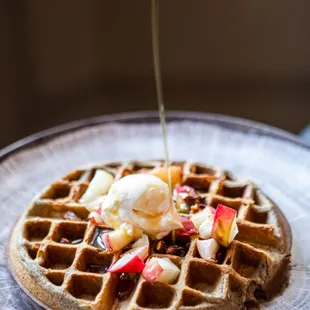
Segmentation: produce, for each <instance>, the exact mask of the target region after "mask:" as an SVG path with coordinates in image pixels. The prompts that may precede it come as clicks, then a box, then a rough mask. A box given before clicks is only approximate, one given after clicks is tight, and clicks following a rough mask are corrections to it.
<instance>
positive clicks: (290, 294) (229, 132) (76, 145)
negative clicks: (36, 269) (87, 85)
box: [0, 112, 310, 309]
mask: <svg viewBox="0 0 310 310" xmlns="http://www.w3.org/2000/svg"><path fill="white" fill-rule="evenodd" d="M167 121H168V126H167V129H168V145H169V152H170V157H171V159H174V160H182V159H183V160H197V161H202V162H205V163H207V164H210V165H215V166H220V167H222V168H225V169H228V170H231V171H232V172H233V173H235V174H236V175H239V176H243V177H245V178H248V179H251V180H253V181H254V182H255V183H257V184H258V185H259V186H260V187H261V188H262V190H263V191H264V192H266V194H267V195H268V196H269V197H270V198H271V199H272V200H274V201H275V202H276V203H277V204H278V206H279V207H280V208H281V210H282V211H283V213H284V214H285V216H286V218H287V219H288V222H289V223H290V225H291V229H292V233H293V248H292V264H291V271H290V283H289V286H288V288H286V290H285V294H282V295H281V296H278V297H277V298H275V299H274V300H272V301H271V302H269V303H266V304H264V305H263V308H266V309H310V237H309V234H308V233H307V228H308V225H309V223H310V207H309V201H310V191H309V188H310V178H309V172H310V147H309V146H308V145H306V144H305V143H303V142H301V141H300V140H299V139H298V138H297V137H295V136H294V135H292V134H289V133H286V132H284V131H281V130H278V129H275V128H272V127H270V126H267V125H263V124H258V123H255V122H252V121H247V120H243V119H237V118H232V117H225V116H220V115H210V114H202V113H188V112H171V113H167ZM163 157H164V151H163V141H162V136H161V128H160V126H159V123H158V116H157V113H156V112H145V113H143V112H142V113H126V114H119V115H109V116H102V117H97V118H93V119H88V120H82V121H79V122H75V123H71V124H67V125H63V126H59V127H56V128H53V129H50V130H47V131H44V132H41V133H38V134H35V135H33V136H31V137H28V138H25V139H23V140H21V141H18V142H17V143H15V144H13V145H11V146H9V147H7V148H5V149H4V150H2V151H0V185H1V189H2V190H1V192H0V210H1V211H2V212H1V218H0V224H1V227H2V229H1V231H0V300H1V303H0V309H40V307H39V306H37V305H36V304H35V303H34V302H33V301H32V300H31V299H30V298H29V297H28V296H27V295H26V294H25V293H24V292H23V291H22V290H21V289H20V288H19V286H18V285H17V284H16V282H15V281H14V280H13V278H12V277H11V275H10V273H9V271H8V268H7V264H6V259H5V257H6V255H7V252H6V246H7V242H8V239H9V235H10V231H11V229H12V226H13V225H14V223H15V221H16V220H17V218H18V216H19V215H20V214H21V213H22V211H23V210H24V209H25V208H26V207H27V204H28V203H29V202H30V200H31V199H32V197H33V196H34V195H35V194H36V193H37V192H38V191H40V190H41V189H42V188H43V187H45V186H46V185H48V184H49V183H51V182H53V181H54V180H56V179H58V178H59V177H61V176H63V175H64V174H66V173H67V172H69V171H70V170H72V169H75V168H76V167H78V166H81V165H84V164H86V163H90V162H98V161H105V160H128V159H151V158H163Z"/></svg>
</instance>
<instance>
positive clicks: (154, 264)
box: [142, 257, 163, 283]
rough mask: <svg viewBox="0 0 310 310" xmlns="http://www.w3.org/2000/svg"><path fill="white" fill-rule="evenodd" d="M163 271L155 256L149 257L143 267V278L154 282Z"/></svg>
mask: <svg viewBox="0 0 310 310" xmlns="http://www.w3.org/2000/svg"><path fill="white" fill-rule="evenodd" d="M162 272H163V268H162V267H161V266H160V264H159V262H158V259H157V258H154V257H153V258H151V259H150V260H149V261H148V262H147V263H146V265H145V268H144V269H143V272H142V276H143V278H144V279H145V280H146V281H148V282H151V283H154V282H156V280H157V279H158V277H159V276H160V274H161V273H162Z"/></svg>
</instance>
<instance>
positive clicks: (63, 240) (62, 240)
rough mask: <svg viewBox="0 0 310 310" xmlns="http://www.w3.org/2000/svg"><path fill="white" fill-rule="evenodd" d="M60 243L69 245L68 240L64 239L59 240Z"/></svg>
mask: <svg viewBox="0 0 310 310" xmlns="http://www.w3.org/2000/svg"><path fill="white" fill-rule="evenodd" d="M60 243H62V244H68V243H70V241H69V240H68V239H66V238H61V240H60Z"/></svg>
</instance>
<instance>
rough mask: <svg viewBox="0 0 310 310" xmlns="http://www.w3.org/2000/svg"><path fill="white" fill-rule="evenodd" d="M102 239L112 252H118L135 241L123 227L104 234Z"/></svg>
mask: <svg viewBox="0 0 310 310" xmlns="http://www.w3.org/2000/svg"><path fill="white" fill-rule="evenodd" d="M101 238H102V241H103V243H104V244H105V246H106V247H107V249H108V250H109V251H110V252H117V251H119V250H121V249H122V248H124V247H125V246H126V245H127V244H129V243H130V242H132V241H133V237H132V236H129V235H128V234H127V233H126V232H125V231H124V230H123V229H116V230H113V231H111V232H109V233H106V234H103V235H102V237H101Z"/></svg>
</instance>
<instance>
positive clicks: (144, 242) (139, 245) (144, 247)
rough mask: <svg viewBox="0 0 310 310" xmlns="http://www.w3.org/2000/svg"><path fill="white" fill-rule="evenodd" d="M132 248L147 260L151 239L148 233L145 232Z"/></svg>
mask: <svg viewBox="0 0 310 310" xmlns="http://www.w3.org/2000/svg"><path fill="white" fill-rule="evenodd" d="M132 250H134V251H137V255H138V256H139V257H140V258H141V259H142V260H145V259H146V258H147V257H148V256H149V250H150V241H149V238H148V236H147V235H145V234H143V235H142V237H141V238H140V239H138V240H137V241H136V242H135V243H134V244H133V245H132Z"/></svg>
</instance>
